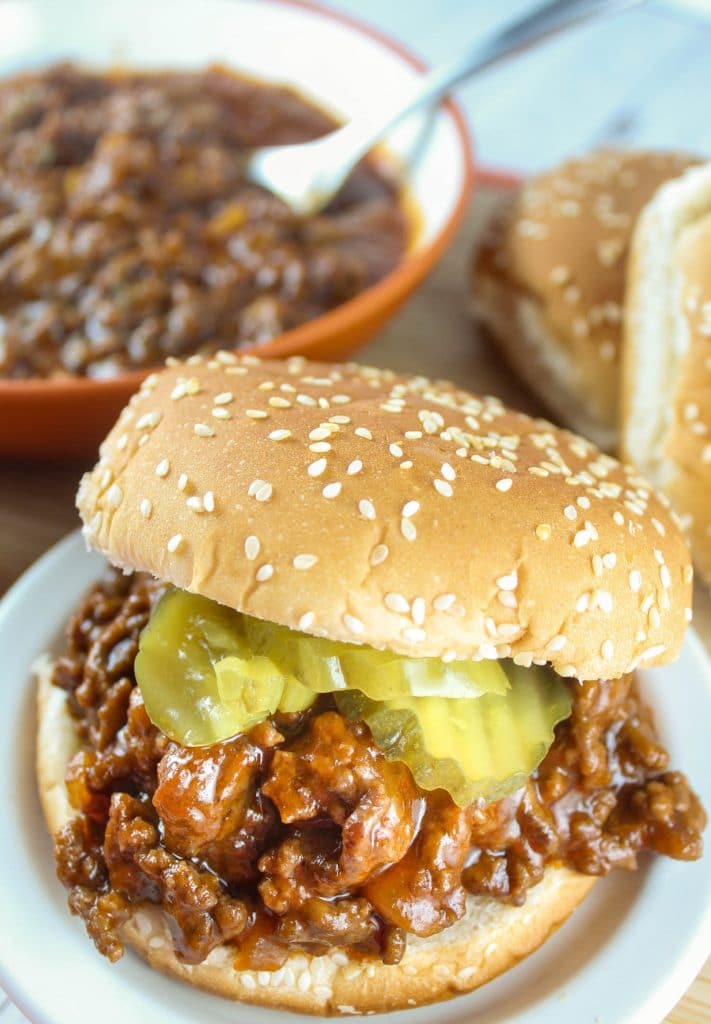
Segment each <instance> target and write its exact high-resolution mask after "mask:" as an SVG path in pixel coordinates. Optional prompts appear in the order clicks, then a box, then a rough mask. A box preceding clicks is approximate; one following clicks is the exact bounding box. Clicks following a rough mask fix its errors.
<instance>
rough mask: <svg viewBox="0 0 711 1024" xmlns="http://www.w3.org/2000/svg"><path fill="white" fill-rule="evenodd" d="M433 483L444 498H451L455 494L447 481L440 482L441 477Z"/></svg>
mask: <svg viewBox="0 0 711 1024" xmlns="http://www.w3.org/2000/svg"><path fill="white" fill-rule="evenodd" d="M432 482H433V484H434V488H435V490H436V491H437V493H438V494H441V495H442V497H443V498H451V497H452V495H453V494H454V490H453V488H452V485H451V484H450V483H447V481H446V480H440V479H439V477H436V478H435V479H434V480H433V481H432Z"/></svg>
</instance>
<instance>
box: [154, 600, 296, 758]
mask: <svg viewBox="0 0 711 1024" xmlns="http://www.w3.org/2000/svg"><path fill="white" fill-rule="evenodd" d="M134 667H135V672H136V680H137V682H138V685H139V687H140V690H141V694H142V695H143V700H144V702H145V705H146V711H147V712H148V717H149V718H150V719H151V721H152V722H153V723H154V725H157V726H158V728H159V729H160V730H161V731H162V732H164V733H165V734H166V736H170V737H171V739H175V740H177V741H178V742H179V743H182V744H184V745H185V746H191V747H199V746H205V745H207V744H210V743H217V742H218V741H219V740H224V739H227V738H228V737H230V736H235V735H237V734H238V733H240V732H244V731H245V730H246V729H249V728H251V726H253V725H256V724H257V723H258V722H261V721H263V720H264V719H265V718H266V717H267V716H268V715H271V714H273V713H274V711H276V710H277V708H279V709H280V710H284V711H301V710H303V709H304V708H306V707H308V706H309V705H310V704H312V703H313V701H314V699H315V698H314V694H313V692H311V691H309V690H307V688H306V687H304V686H302V685H301V684H300V683H299V682H298V681H297V680H296V679H294V678H293V677H291V676H289V675H287V674H285V673H284V672H283V671H282V670H281V669H280V668H278V667H277V666H276V665H275V664H274V663H273V662H272V661H271V659H270V658H268V657H266V656H263V655H257V656H254V655H253V652H252V650H251V648H250V645H249V644H248V642H247V640H246V638H245V632H244V616H242V615H240V614H239V613H238V612H235V611H232V610H231V609H229V608H224V607H223V606H222V605H219V604H217V603H216V602H215V601H210V600H208V599H207V598H204V597H199V596H196V595H194V594H188V593H186V592H185V591H182V590H172V591H170V592H169V593H168V594H166V595H165V597H164V598H162V600H161V601H160V602H159V603H158V605H157V606H156V607H155V609H154V611H153V614H152V615H151V619H150V622H149V623H148V625H147V627H146V628H145V629H144V630H143V632H142V633H141V638H140V641H139V651H138V655H137V656H136V661H135V666H134Z"/></svg>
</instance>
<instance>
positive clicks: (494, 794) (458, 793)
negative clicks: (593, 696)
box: [334, 662, 571, 807]
mask: <svg viewBox="0 0 711 1024" xmlns="http://www.w3.org/2000/svg"><path fill="white" fill-rule="evenodd" d="M506 671H507V673H508V674H509V678H510V680H511V688H510V690H509V691H508V693H507V694H505V695H500V694H495V693H487V694H483V695H482V696H481V697H479V698H478V699H477V700H471V699H461V698H446V697H411V696H410V697H402V696H399V697H394V698H392V699H390V700H384V701H375V700H371V699H370V698H369V697H368V696H366V695H364V694H362V693H360V692H358V691H356V690H346V691H337V692H336V693H335V694H334V697H335V700H336V704H337V706H338V709H339V711H341V712H342V714H344V715H346V716H347V717H348V718H351V719H359V720H362V721H364V722H366V723H367V725H368V726H369V728H370V730H371V732H372V734H373V738H374V739H375V742H376V743H377V744H378V746H379V747H380V749H381V750H382V751H383V752H384V754H385V755H386V757H388V758H389V759H390V760H395V761H404V762H405V764H407V766H408V767H409V768H410V770H411V771H412V774H413V775H414V777H415V779H416V781H417V782H418V784H419V785H420V786H421V787H422V788H423V789H428V790H429V789H446V790H447V792H448V793H449V794H450V795H451V796H452V798H453V799H454V800H455V801H456V803H458V804H459V805H460V806H461V807H466V806H467V805H468V804H470V803H472V801H473V800H476V799H479V798H481V799H484V800H486V801H487V802H490V801H493V800H500V799H501V798H502V797H504V796H508V795H509V794H511V793H513V792H515V791H516V790H517V789H520V787H521V786H523V785H524V783H525V782H526V779H527V778H528V776H529V775H530V774H531V772H532V771H533V770H534V769H535V768H536V767H537V765H538V764H539V763H540V761H541V760H542V759H543V757H544V756H545V754H546V753H547V751H548V749H549V747H550V745H551V743H552V742H553V730H554V728H555V726H556V724H557V723H558V722H560V721H562V719H564V718H567V717H568V715H569V714H570V707H571V697H570V693H569V690H568V688H567V686H566V684H565V683H564V682H563V680H562V679H560V678H559V677H558V676H556V675H555V673H553V672H552V671H547V670H545V669H540V668H536V669H525V670H524V669H518V668H517V667H516V666H515V665H513V664H511V663H510V662H507V663H506Z"/></svg>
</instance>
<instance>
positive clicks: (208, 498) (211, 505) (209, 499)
mask: <svg viewBox="0 0 711 1024" xmlns="http://www.w3.org/2000/svg"><path fill="white" fill-rule="evenodd" d="M202 503H203V506H204V508H205V511H206V512H214V511H215V495H214V494H213V493H212V491H205V495H204V497H203V499H202Z"/></svg>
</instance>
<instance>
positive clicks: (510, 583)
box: [496, 569, 518, 590]
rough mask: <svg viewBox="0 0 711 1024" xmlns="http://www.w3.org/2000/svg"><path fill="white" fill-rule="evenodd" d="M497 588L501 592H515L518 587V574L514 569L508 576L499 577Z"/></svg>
mask: <svg viewBox="0 0 711 1024" xmlns="http://www.w3.org/2000/svg"><path fill="white" fill-rule="evenodd" d="M496 586H497V587H498V588H499V590H515V589H516V587H517V586H518V573H517V572H516V570H515V569H514V571H513V572H510V573H509V574H508V575H507V576H499V578H498V579H497V581H496Z"/></svg>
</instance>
